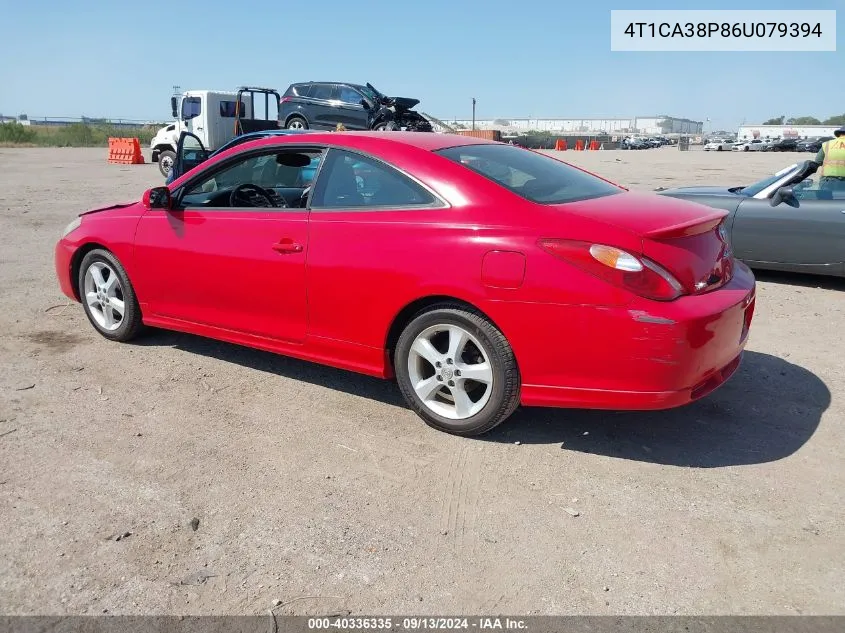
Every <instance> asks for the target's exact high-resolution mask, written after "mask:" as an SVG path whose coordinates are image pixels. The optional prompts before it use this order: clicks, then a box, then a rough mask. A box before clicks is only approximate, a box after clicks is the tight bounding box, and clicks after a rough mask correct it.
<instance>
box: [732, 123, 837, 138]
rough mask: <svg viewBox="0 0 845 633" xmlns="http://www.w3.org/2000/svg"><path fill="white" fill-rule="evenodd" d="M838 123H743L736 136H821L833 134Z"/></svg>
mask: <svg viewBox="0 0 845 633" xmlns="http://www.w3.org/2000/svg"><path fill="white" fill-rule="evenodd" d="M838 127H839V126H838V125H741V126H740V127H739V130H737V133H736V137H737V138H738V139H742V140H751V139H755V138H761V139H764V140H765V139H776V138H794V139H804V138H820V137H826V136H833V131H834V130H836V129H837V128H838Z"/></svg>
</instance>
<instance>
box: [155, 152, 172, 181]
mask: <svg viewBox="0 0 845 633" xmlns="http://www.w3.org/2000/svg"><path fill="white" fill-rule="evenodd" d="M174 162H176V152H171V151H170V150H165V151H163V152H161V154H159V155H158V170H159V171H160V172H161V175H162V176H164V177H165V178H167V177H168V176H169V175H170V170H171V169H173V163H174Z"/></svg>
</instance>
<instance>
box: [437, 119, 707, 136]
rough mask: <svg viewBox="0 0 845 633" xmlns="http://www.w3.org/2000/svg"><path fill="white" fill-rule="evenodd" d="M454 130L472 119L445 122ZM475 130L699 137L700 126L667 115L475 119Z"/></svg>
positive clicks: (688, 120) (701, 127)
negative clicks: (602, 117)
mask: <svg viewBox="0 0 845 633" xmlns="http://www.w3.org/2000/svg"><path fill="white" fill-rule="evenodd" d="M449 123H450V125H452V126H453V127H456V128H458V129H470V128H471V127H472V120H470V119H458V120H453V121H450V122H449ZM475 129H477V130H502V131H503V132H507V131H514V132H529V131H532V132H558V133H570V134H579V133H580V134H648V135H655V134H701V133H702V131H703V129H704V123H703V122H701V121H693V120H691V119H681V118H677V117H671V116H648V117H631V118H627V119H569V118H567V119H563V118H559V119H558V118H555V119H534V118H521V119H520V118H516V119H505V118H499V119H476V121H475Z"/></svg>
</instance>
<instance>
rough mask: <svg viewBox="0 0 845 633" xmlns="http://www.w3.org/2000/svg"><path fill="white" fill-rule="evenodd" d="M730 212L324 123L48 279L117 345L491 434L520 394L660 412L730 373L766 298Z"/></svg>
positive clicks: (124, 225) (219, 170) (443, 143)
mask: <svg viewBox="0 0 845 633" xmlns="http://www.w3.org/2000/svg"><path fill="white" fill-rule="evenodd" d="M182 151H183V152H185V151H187V150H185V149H184V148H183V149H182ZM187 158H188V157H186V160H187ZM725 216H726V213H725V212H724V211H720V210H717V209H711V208H709V207H705V206H702V205H698V204H694V203H690V202H684V201H680V200H675V199H671V198H667V197H663V196H657V195H653V194H639V193H633V192H629V191H627V190H626V189H624V188H621V187H619V186H617V185H614V184H612V183H610V182H608V181H606V180H604V179H602V178H599V177H598V176H595V175H592V174H590V173H588V172H586V171H583V170H581V169H578V168H576V167H573V166H571V165H568V164H567V163H564V162H562V161H559V160H556V159H554V158H552V157H550V156H547V155H544V154H541V153H539V152H534V151H531V150H527V149H523V148H519V147H514V146H512V145H507V144H502V143H494V142H490V141H484V140H481V139H474V138H469V137H464V136H457V135H447V134H433V133H429V134H424V133H404V132H390V133H383V132H382V133H380V132H342V133H331V132H327V133H313V134H308V135H299V136H297V135H291V136H283V137H272V138H267V139H263V140H258V141H251V142H246V143H244V144H242V145H239V146H238V147H235V148H233V149H231V150H228V151H225V152H222V153H221V154H219V155H216V156H214V157H213V158H211V159H209V160H207V161H205V162H204V163H202V164H201V165H199V166H197V167H196V168H194V169H192V170H191V171H188V173H186V174H185V175H183V176H182V177H181V178H179V179H178V180H176V181H175V182H173V183H172V184H170V185H168V186H167V187H156V188H153V189H150V190H149V191H147V192H146V193H145V194H144V196H143V200H142V201H141V202H136V203H131V204H122V205H117V206H112V207H108V208H105V209H98V210H95V211H89V212H87V213H84V214H82V215H81V216H80V217H79V218H77V219H75V220H74V221H73V222H72V223H71V224H70V225H69V226H68V227H67V229H66V230H65V233H64V236H63V237H62V238H61V240H60V241H59V243H58V244H57V246H56V253H55V255H56V273H57V274H58V278H59V282H60V285H61V289H62V291H63V292H64V293H65V294H66V295H67V296H69V297H71V298H72V299H74V300H76V301H80V302H81V303H82V305H83V307H84V309H85V313H86V314H87V315H88V318H89V319H90V321H91V323H92V325H93V326H94V328H95V329H96V330H97V331H98V332H99V333H100V334H102V335H103V336H105V337H106V338H108V339H112V340H115V341H128V340H130V339H132V338H133V337H135V336H136V335H137V334H138V333H139V331H140V330H141V328H142V327H143V326H155V327H159V328H167V329H172V330H181V331H183V332H190V333H193V334H199V335H203V336H208V337H212V338H215V339H220V340H224V341H229V342H232V343H237V344H241V345H246V346H250V347H255V348H260V349H263V350H269V351H272V352H277V353H279V354H285V355H288V356H295V357H297V358H302V359H306V360H309V361H315V362H318V363H324V364H327V365H333V366H335V367H340V368H343V369H347V370H352V371H357V372H361V373H364V374H369V375H372V376H379V377H382V378H394V377H395V379H396V380H397V382H398V384H399V388H400V389H401V391H402V393H403V395H404V396H405V398H406V400H407V402H408V404H409V405H410V406H411V408H413V410H414V411H416V412H417V413H418V414H419V415H420V416H421V417H422V418H423V419H424V420H425V421H426V423H428V424H430V425H431V426H433V427H435V428H437V429H440V430H443V431H447V432H450V433H455V434H459V435H478V434H481V433H484V432H486V431H488V430H490V429H492V428H493V427H494V426H496V425H497V424H499V423H500V422H502V421H503V420H505V419H506V418H507V417H508V416H509V415H510V414H511V413H512V412H513V411H514V409H515V408H516V407H517V406H518V405H519V404H523V405H527V406H554V407H582V408H599V409H666V408H670V407H675V406H679V405H683V404H686V403H689V402H691V401H693V400H696V399H698V398H701V397H703V396H705V395H706V394H708V393H710V392H712V391H713V390H714V389H716V388H717V387H718V386H719V385H721V384H722V383H723V382H725V380H727V379H728V378H729V377H730V376H731V374H732V373H733V372H734V371H735V370H736V369H737V367H738V365H739V362H740V357H741V354H742V350H743V348H744V346H745V343H746V340H747V337H748V328H749V325H750V323H751V319H752V315H753V312H754V303H755V281H754V277H753V275H752V273H751V271H750V270H749V269H748V268H747V267H746V266H745V265H743V264H742V263H741V262H739V261H737V260H735V259H734V258H733V257H732V255H731V252H730V248H729V246H728V243H727V240H726V236H725V230H724V228H723V219H724V218H725Z"/></svg>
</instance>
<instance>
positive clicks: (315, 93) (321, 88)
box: [308, 84, 334, 99]
mask: <svg viewBox="0 0 845 633" xmlns="http://www.w3.org/2000/svg"><path fill="white" fill-rule="evenodd" d="M333 88H334V86H332V85H331V84H314V85H313V86H311V92H309V93H308V96H309V97H310V98H311V99H331V98H332V89H333Z"/></svg>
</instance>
